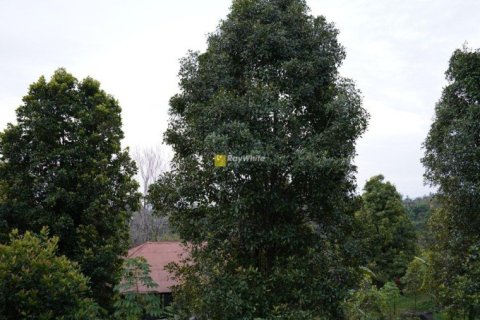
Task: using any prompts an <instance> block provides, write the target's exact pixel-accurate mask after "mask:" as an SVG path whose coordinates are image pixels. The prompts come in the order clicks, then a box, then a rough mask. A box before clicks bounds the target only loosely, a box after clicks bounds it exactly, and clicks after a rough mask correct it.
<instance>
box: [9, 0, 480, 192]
mask: <svg viewBox="0 0 480 320" xmlns="http://www.w3.org/2000/svg"><path fill="white" fill-rule="evenodd" d="M307 3H308V5H309V7H310V8H311V14H313V15H323V16H325V17H326V18H327V20H328V21H330V22H333V23H335V25H336V27H337V28H338V29H339V30H340V35H339V40H340V42H341V43H342V45H343V46H344V47H345V49H346V52H347V58H346V59H345V61H344V64H343V65H342V67H341V69H340V73H341V75H342V76H345V77H348V78H351V79H353V80H354V81H355V82H356V84H357V87H358V88H359V89H360V90H361V91H362V95H363V104H364V107H365V108H366V109H367V110H368V111H369V113H370V116H371V119H370V125H369V128H368V131H367V132H366V133H365V134H364V136H363V137H362V138H361V139H360V140H359V141H358V143H357V153H358V156H357V157H356V159H355V164H356V165H357V167H358V174H357V183H358V185H359V191H361V188H362V187H363V185H364V183H365V181H366V180H367V179H368V178H369V177H371V176H374V175H377V174H383V175H384V176H385V178H386V180H388V181H390V182H392V183H393V184H395V185H396V187H397V189H398V191H399V192H400V193H401V194H402V195H404V196H409V197H417V196H422V195H424V194H428V193H430V192H432V191H434V189H432V188H431V187H429V186H426V185H425V184H424V180H423V173H424V168H423V167H422V164H421V162H420V159H421V157H422V155H423V150H422V143H423V141H424V140H425V137H426V135H427V133H428V130H429V127H430V124H431V121H432V120H433V115H434V107H435V103H436V102H437V101H438V99H439V98H440V95H441V91H442V88H443V87H444V86H445V85H447V82H446V80H445V74H444V73H445V70H446V69H447V67H448V60H449V58H450V56H451V54H452V53H453V51H454V50H455V49H457V48H461V47H462V46H463V45H464V44H465V43H466V42H467V43H468V46H469V47H472V48H480V28H479V27H478V21H480V1H477V0H463V1H458V0H457V1H453V0H435V1H431V0H429V1H427V0H402V1H399V0H389V1H373V0H369V1H366V0H307ZM230 4H231V1H230V0H204V1H198V0H175V1H166V0H156V1H153V0H151V1H148V0H135V1H134V0H123V1H114V0H101V1H99V0H96V1H93V0H83V1H61V0H43V1H38V0H16V1H11V0H0V130H3V129H4V128H5V127H6V125H7V123H9V122H13V123H14V122H15V109H16V108H17V107H18V106H19V105H20V104H21V99H22V97H23V96H24V95H25V94H26V93H27V91H28V86H29V85H30V84H31V83H32V82H34V81H36V80H37V79H38V78H39V77H40V76H41V75H45V76H46V77H47V78H49V77H50V76H51V75H52V74H53V72H54V71H55V70H56V69H57V68H59V67H64V68H66V69H67V71H69V72H70V73H72V74H73V75H74V76H76V77H77V78H79V79H83V78H85V77H86V76H91V77H93V78H95V79H97V80H99V81H100V82H101V83H102V88H103V89H104V90H105V91H106V92H108V93H110V94H112V95H113V96H114V97H115V98H116V99H118V100H119V102H120V104H121V106H122V116H123V123H124V127H123V129H124V132H125V140H124V142H123V144H124V146H129V147H130V148H131V149H142V148H150V147H154V146H159V145H160V144H161V143H162V135H163V131H164V130H165V129H166V127H167V125H168V101H169V99H170V97H171V96H172V95H174V94H175V93H177V92H178V77H177V73H178V69H179V59H180V58H181V57H183V56H185V55H186V53H187V51H188V50H199V51H203V50H205V48H206V37H207V34H208V33H210V32H213V31H215V28H216V27H217V25H218V22H219V21H220V20H221V19H223V18H225V17H226V15H227V14H228V12H229V8H230ZM163 150H164V152H165V153H166V154H167V155H166V157H168V156H169V155H171V152H169V149H168V148H165V147H164V148H163Z"/></svg>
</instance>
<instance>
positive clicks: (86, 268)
mask: <svg viewBox="0 0 480 320" xmlns="http://www.w3.org/2000/svg"><path fill="white" fill-rule="evenodd" d="M120 112H121V109H120V106H119V105H118V103H117V101H116V100H115V99H114V98H113V97H111V96H110V95H108V94H106V93H105V92H104V91H102V90H101V89H100V84H99V82H97V81H95V80H93V79H91V78H86V79H84V80H83V81H81V82H79V81H78V80H77V79H75V78H74V77H73V76H72V75H71V74H69V73H67V72H66V71H65V70H63V69H59V70H57V71H56V72H55V73H54V75H53V76H52V78H51V80H50V81H48V82H47V81H46V80H45V78H44V77H41V78H40V79H39V80H38V81H37V82H35V83H33V84H32V85H31V86H30V90H29V92H28V94H27V95H26V96H25V97H24V98H23V104H22V105H21V106H20V107H19V108H18V109H17V124H9V125H8V127H7V129H6V130H5V131H4V132H3V133H1V134H0V163H1V165H0V185H2V190H3V192H4V201H3V202H2V203H1V204H0V226H2V227H3V230H0V231H1V232H0V238H1V234H2V232H3V235H4V237H3V240H4V241H5V240H6V237H5V235H6V234H8V231H9V230H11V229H12V228H18V229H19V230H20V231H25V230H32V231H39V230H40V229H41V228H42V227H43V226H48V227H49V228H50V230H51V232H52V234H53V235H55V236H58V237H59V253H60V254H64V255H66V256H67V257H68V258H69V259H71V260H73V261H76V262H78V263H79V264H80V267H81V269H82V272H83V273H84V274H85V275H87V276H88V277H89V278H90V279H91V282H90V285H91V288H92V291H93V294H94V297H95V300H96V301H97V302H98V303H100V304H101V306H103V307H107V308H108V307H110V306H111V302H112V298H113V286H114V284H115V283H116V282H117V281H118V276H119V270H120V266H121V256H122V254H124V253H125V251H126V248H127V245H128V218H129V213H128V211H129V210H130V209H136V207H137V204H138V198H139V197H138V194H137V191H136V190H137V188H138V184H137V183H136V182H135V181H134V180H133V178H132V177H133V175H134V174H135V170H136V168H135V164H134V163H133V162H132V161H131V160H130V158H129V155H128V152H127V151H122V150H121V146H120V140H121V139H122V138H123V132H122V130H121V124H122V122H121V116H120Z"/></svg>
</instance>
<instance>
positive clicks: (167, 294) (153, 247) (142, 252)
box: [127, 241, 186, 305]
mask: <svg viewBox="0 0 480 320" xmlns="http://www.w3.org/2000/svg"><path fill="white" fill-rule="evenodd" d="M185 253H186V249H185V247H183V246H182V244H181V243H180V242H179V241H160V242H145V243H144V244H141V245H139V246H137V247H134V248H131V249H130V250H128V255H127V258H135V257H143V258H145V259H146V260H147V262H148V264H149V265H150V277H151V278H152V280H153V281H154V282H155V283H156V284H157V285H158V286H157V287H155V288H147V287H145V286H142V285H140V286H139V287H138V292H141V293H146V292H152V291H153V292H157V293H158V294H160V295H161V296H162V301H163V304H164V305H168V304H170V302H171V300H172V290H171V287H172V286H174V285H176V284H177V283H176V281H175V280H174V279H172V275H171V274H170V273H169V272H168V271H166V270H165V266H166V265H167V264H169V263H170V262H180V261H181V260H182V259H183V258H185V257H186V254H185Z"/></svg>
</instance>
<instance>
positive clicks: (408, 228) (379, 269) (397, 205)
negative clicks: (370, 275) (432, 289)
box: [356, 175, 416, 283]
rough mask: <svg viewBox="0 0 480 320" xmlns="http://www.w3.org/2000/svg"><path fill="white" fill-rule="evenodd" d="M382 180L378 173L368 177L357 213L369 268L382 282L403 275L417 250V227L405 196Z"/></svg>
mask: <svg viewBox="0 0 480 320" xmlns="http://www.w3.org/2000/svg"><path fill="white" fill-rule="evenodd" d="M383 180H384V177H383V176H382V175H379V176H375V177H372V178H371V179H370V180H369V181H367V183H366V184H365V188H364V193H363V195H362V200H363V202H362V207H361V209H360V210H359V211H358V212H357V213H356V218H357V221H358V225H359V226H361V228H360V233H361V235H362V237H363V239H364V247H365V248H367V250H368V251H367V257H368V268H369V269H370V270H372V271H373V272H374V273H375V274H376V275H377V278H378V279H379V280H380V282H381V283H385V282H387V281H392V280H397V279H399V278H400V277H401V276H403V275H404V273H405V270H406V269H407V265H408V263H409V262H410V261H411V260H412V258H413V257H414V254H415V250H416V243H415V242H416V236H415V230H414V227H413V225H412V222H411V221H410V219H409V217H408V215H407V212H406V210H405V208H404V206H403V203H402V198H401V196H400V194H399V193H398V192H397V190H396V189H395V186H394V185H392V184H391V183H390V182H384V181H383Z"/></svg>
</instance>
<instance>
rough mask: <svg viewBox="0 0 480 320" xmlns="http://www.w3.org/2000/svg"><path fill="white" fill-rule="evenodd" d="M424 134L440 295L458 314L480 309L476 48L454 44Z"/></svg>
mask: <svg viewBox="0 0 480 320" xmlns="http://www.w3.org/2000/svg"><path fill="white" fill-rule="evenodd" d="M446 75H447V79H448V81H449V84H448V86H446V87H445V88H444V90H443V93H442V97H441V99H440V101H439V102H438V103H437V105H436V108H435V118H434V122H433V123H432V126H431V129H430V132H429V134H428V137H427V139H426V140H425V157H424V158H423V163H424V165H425V167H426V174H425V176H426V178H427V180H428V181H429V182H431V183H432V184H433V185H435V186H437V187H438V195H437V198H438V200H439V203H440V205H441V207H442V209H441V210H437V211H435V213H434V216H433V217H432V223H431V225H432V226H434V229H433V230H434V232H435V238H436V239H435V240H436V242H435V244H434V245H433V251H434V252H435V255H434V269H435V272H436V274H438V282H439V283H440V284H439V286H438V288H440V293H439V297H440V300H441V302H442V303H443V304H444V306H446V307H448V308H449V309H450V310H451V312H453V313H454V315H456V316H460V315H461V316H463V315H464V314H466V315H468V317H469V319H475V317H476V316H478V314H480V278H479V275H480V268H479V267H480V263H479V261H480V260H479V253H480V251H479V248H480V234H479V232H478V231H479V230H480V216H479V212H480V201H478V199H480V170H479V167H480V152H479V150H480V121H479V119H480V51H479V50H475V51H472V50H469V49H467V48H464V49H463V50H456V51H455V52H454V53H453V55H452V57H451V59H450V64H449V67H448V70H447V72H446Z"/></svg>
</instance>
